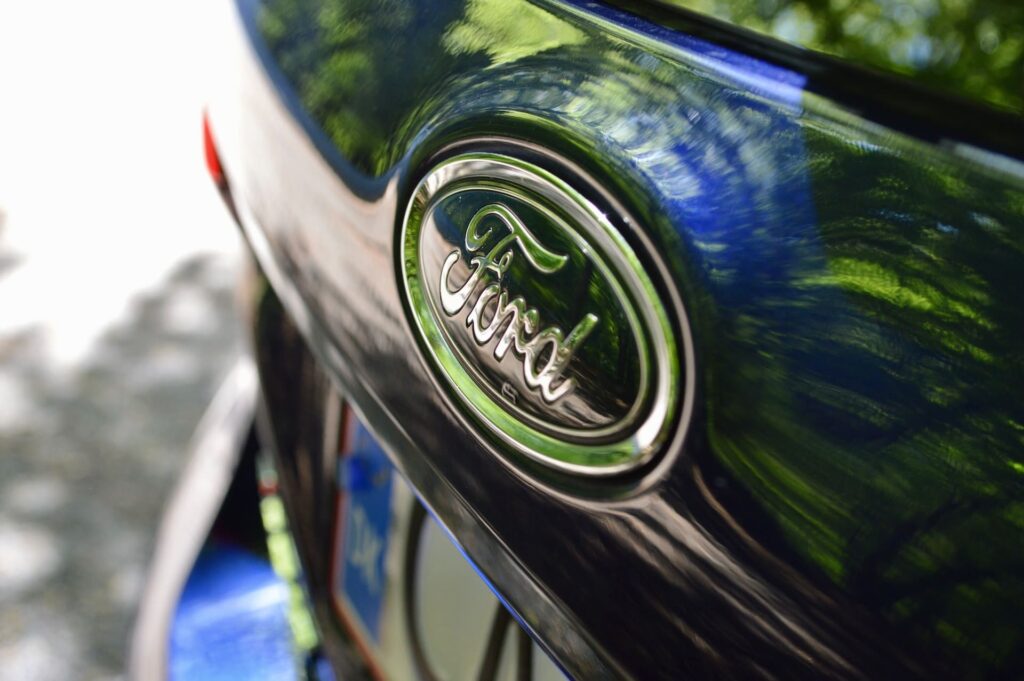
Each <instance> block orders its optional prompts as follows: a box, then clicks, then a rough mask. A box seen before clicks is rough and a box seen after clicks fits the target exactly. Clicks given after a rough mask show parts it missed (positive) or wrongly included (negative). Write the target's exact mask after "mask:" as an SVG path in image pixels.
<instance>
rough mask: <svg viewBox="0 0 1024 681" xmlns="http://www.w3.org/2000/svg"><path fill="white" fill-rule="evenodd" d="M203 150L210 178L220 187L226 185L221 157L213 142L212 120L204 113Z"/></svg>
mask: <svg viewBox="0 0 1024 681" xmlns="http://www.w3.org/2000/svg"><path fill="white" fill-rule="evenodd" d="M203 149H204V151H205V152H206V169H207V170H208V171H209V172H210V177H211V178H213V181H214V182H215V183H216V184H217V186H218V187H221V186H223V185H224V169H223V168H221V165H220V157H219V156H218V155H217V146H216V145H215V144H214V142H213V134H212V133H211V132H210V118H209V116H208V115H207V114H206V112H205V111H204V112H203Z"/></svg>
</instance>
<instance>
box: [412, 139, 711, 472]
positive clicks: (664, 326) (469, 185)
mask: <svg viewBox="0 0 1024 681" xmlns="http://www.w3.org/2000/svg"><path fill="white" fill-rule="evenodd" d="M478 189H483V190H486V191H489V192H493V193H496V194H503V195H507V196H512V197H514V198H515V199H517V200H519V201H521V202H524V203H525V204H527V205H529V206H530V207H531V208H533V209H536V210H537V211H539V212H541V213H543V214H544V216H545V218H546V219H548V220H549V221H550V222H551V223H552V224H554V225H556V226H557V228H558V229H559V230H561V231H562V232H564V234H565V235H566V236H567V237H568V238H569V239H571V240H572V241H573V243H575V244H576V246H577V247H578V248H579V249H580V251H581V252H583V253H585V254H586V255H587V259H588V260H589V261H590V262H591V263H593V264H594V265H595V266H596V268H597V269H598V270H599V271H600V272H601V275H602V277H604V279H605V280H606V281H607V282H608V284H609V285H610V286H611V287H612V289H613V291H614V294H615V297H616V299H617V301H618V302H619V304H620V305H621V306H622V310H623V312H624V313H625V315H626V316H627V318H628V324H629V329H630V332H631V333H632V334H633V337H634V339H635V340H636V344H637V350H638V353H639V357H638V360H639V364H640V379H639V387H638V394H637V397H636V399H635V400H634V402H633V404H632V405H631V407H630V410H629V412H628V413H627V414H626V415H625V416H623V417H621V418H619V419H618V420H617V421H615V422H614V423H612V424H610V425H609V426H607V427H603V428H597V429H587V430H585V429H578V428H569V427H564V426H560V425H558V424H554V423H550V422H547V421H546V420H543V419H540V418H538V417H537V416H536V415H533V414H529V413H527V412H525V411H524V410H522V409H520V408H518V407H517V406H516V405H515V404H514V403H513V402H512V401H511V400H509V399H507V397H506V398H505V399H502V396H503V395H504V394H505V392H506V391H505V386H501V389H500V390H498V389H495V388H493V386H489V385H487V381H485V380H484V379H483V377H482V376H481V374H480V373H479V370H478V369H477V368H476V367H474V363H475V360H474V358H470V357H466V356H465V353H464V352H462V351H461V350H460V349H459V348H458V346H457V344H456V343H454V342H453V339H452V336H451V335H450V333H449V331H448V330H447V329H446V328H445V325H444V324H443V323H442V322H441V320H442V319H443V314H444V315H449V316H450V314H451V313H449V312H448V311H447V309H445V311H444V313H443V314H442V311H441V310H440V309H439V305H440V301H435V300H434V297H433V296H431V295H430V289H431V285H430V282H428V281H427V279H426V278H425V275H424V269H423V267H421V256H422V251H421V246H422V243H423V239H422V237H423V235H424V231H423V225H424V222H425V221H426V220H427V219H428V217H429V216H430V212H431V210H433V209H434V208H435V207H436V206H437V205H438V204H439V203H440V202H441V201H443V200H445V199H446V198H450V197H452V196H453V195H455V194H457V193H459V192H463V191H469V190H478ZM630 224H632V223H630ZM467 229H468V227H467ZM469 236H472V235H469V234H468V233H467V239H468V238H469ZM399 240H400V244H399V252H400V253H401V254H402V257H401V281H402V286H403V290H404V293H405V297H406V300H407V302H408V303H409V305H410V308H411V311H412V317H413V320H414V324H415V328H416V330H417V332H418V335H419V337H420V340H421V341H422V343H421V345H422V346H425V349H426V352H425V354H426V355H427V356H428V357H429V363H430V364H431V365H432V368H433V369H435V370H437V372H439V373H440V374H441V375H442V376H443V377H444V380H445V382H446V383H447V384H448V385H449V386H450V387H451V388H452V389H453V390H452V392H453V393H454V395H455V396H456V397H457V399H458V401H459V402H460V403H461V404H462V405H463V406H464V407H465V408H467V409H468V410H469V411H470V413H471V414H472V415H473V416H474V419H473V420H474V421H475V422H477V423H480V424H482V425H484V426H485V428H486V429H487V430H488V431H489V432H490V433H491V434H493V435H494V436H496V437H497V438H499V440H500V441H501V442H503V443H504V444H505V445H507V446H509V447H511V448H512V449H514V450H515V451H517V452H519V453H521V454H523V455H525V456H527V457H529V458H530V459H532V460H533V461H536V462H538V463H541V464H543V465H545V466H548V467H551V468H554V469H557V470H560V471H562V472H567V473H573V474H577V475H586V476H601V477H606V476H610V475H617V474H621V473H624V472H627V471H631V470H634V469H636V468H638V467H640V466H643V465H644V464H646V463H647V462H649V461H650V460H651V459H652V458H653V457H654V456H655V455H656V454H657V452H658V450H659V449H660V448H661V446H662V445H663V444H664V443H665V442H666V441H667V440H668V437H669V435H670V433H671V431H672V428H673V426H674V425H675V423H676V421H677V418H676V417H677V414H678V412H679V411H681V410H680V409H679V406H680V405H679V403H680V399H682V400H683V401H684V403H685V406H686V409H684V410H682V411H687V412H688V408H689V401H690V400H691V398H692V390H691V389H690V388H691V386H692V381H690V380H688V379H689V376H685V375H684V371H685V373H689V368H690V366H691V361H690V358H691V357H692V349H691V348H690V346H689V343H690V338H689V333H688V330H686V331H683V332H677V331H676V330H675V329H674V328H673V325H672V323H671V321H670V318H669V315H668V313H667V311H666V308H665V305H664V304H663V303H662V301H661V299H660V297H659V295H658V292H657V289H656V288H655V286H654V284H653V282H652V281H651V279H650V278H649V276H648V274H647V272H646V270H645V268H644V266H643V264H642V262H641V261H640V259H639V258H638V257H637V255H636V253H635V252H634V251H633V248H632V247H631V246H630V244H629V243H628V241H627V240H626V239H625V238H624V236H623V235H622V234H621V233H620V232H619V231H618V230H617V229H616V228H615V227H614V226H613V225H612V223H611V221H610V220H609V218H608V216H606V215H605V214H603V213H602V212H601V211H600V210H599V209H598V208H597V207H596V206H595V205H594V204H593V203H591V202H590V201H589V200H588V199H587V198H586V197H585V196H583V195H582V194H581V193H579V192H578V191H576V190H575V189H574V188H572V187H570V186H569V185H568V184H567V183H565V182H563V181H562V180H560V179H559V178H557V177H556V176H554V175H553V174H551V173H549V172H548V171H546V170H544V169H542V168H540V167H538V166H536V165H534V164H532V163H528V162H526V161H523V160H521V159H517V158H514V157H511V156H506V155H501V154H491V153H481V152H474V153H466V154H461V155H459V156H456V157H455V158H452V159H449V160H447V161H445V162H443V163H441V164H440V165H438V166H437V167H435V168H433V169H432V170H431V171H430V172H428V173H427V175H426V176H425V177H424V178H423V179H422V180H421V181H420V183H419V184H418V185H417V187H416V188H415V190H414V191H413V193H412V198H411V199H410V201H409V204H408V206H407V209H406V212H405V216H404V220H403V222H402V227H401V230H400V235H399ZM467 243H468V241H467ZM450 255H451V254H449V256H450ZM443 275H444V271H443V270H442V280H441V282H440V284H439V285H440V286H444V283H445V282H444V276H443ZM683 323H684V324H685V321H684V322H683ZM677 337H678V338H679V339H680V341H677ZM679 342H681V344H682V346H683V347H681V348H680V347H679V345H678V344H677V343H679ZM684 357H685V361H684ZM683 367H685V370H684V368H683ZM680 386H683V389H682V390H681V389H680ZM681 393H682V395H681ZM609 440H610V441H609Z"/></svg>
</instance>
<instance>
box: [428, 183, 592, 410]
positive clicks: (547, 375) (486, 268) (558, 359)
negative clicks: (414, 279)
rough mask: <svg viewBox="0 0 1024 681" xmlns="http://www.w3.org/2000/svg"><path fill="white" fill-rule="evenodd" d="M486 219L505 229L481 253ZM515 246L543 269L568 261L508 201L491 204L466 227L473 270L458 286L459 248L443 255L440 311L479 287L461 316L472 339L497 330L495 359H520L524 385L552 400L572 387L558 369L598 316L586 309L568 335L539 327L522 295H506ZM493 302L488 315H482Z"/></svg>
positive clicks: (459, 304)
mask: <svg viewBox="0 0 1024 681" xmlns="http://www.w3.org/2000/svg"><path fill="white" fill-rule="evenodd" d="M487 218H492V219H491V220H489V221H488V222H489V223H491V224H492V225H493V224H494V223H495V222H497V223H500V224H501V225H502V226H503V227H505V228H506V229H508V232H509V233H508V234H507V235H506V236H504V237H502V238H501V239H500V240H499V241H498V242H497V243H496V244H495V245H494V246H493V247H492V248H491V249H490V250H489V251H487V253H486V254H483V255H481V254H480V252H481V249H482V248H483V246H484V244H485V243H486V242H487V240H488V239H489V238H490V237H491V235H492V233H493V231H494V228H493V226H491V227H487V229H486V230H484V231H483V232H481V231H480V228H481V226H482V223H483V222H484V220H485V219H487ZM517 246H518V248H519V250H520V251H521V252H522V254H523V256H524V257H525V258H526V260H527V262H529V263H530V266H531V267H532V268H533V269H535V270H536V271H538V272H540V273H542V274H553V273H555V272H557V271H559V270H560V269H562V267H564V266H565V264H566V263H567V262H568V260H569V258H568V257H567V256H565V255H559V254H558V253H554V252H552V251H550V250H548V249H547V248H545V247H544V245H543V244H541V243H540V241H539V240H538V239H537V237H535V236H534V235H533V234H532V233H531V232H530V230H528V229H527V228H526V225H524V224H523V222H522V220H520V219H519V217H518V216H516V214H515V213H513V212H512V211H511V210H510V209H509V208H508V206H505V205H504V204H501V203H492V204H490V205H487V206H484V207H483V208H481V209H480V210H479V211H477V213H476V215H474V216H473V219H471V220H470V221H469V226H468V227H467V228H466V251H467V252H468V253H471V254H474V255H473V257H472V259H471V260H470V267H471V268H472V270H473V272H472V274H470V276H469V278H468V279H467V280H466V281H465V282H464V283H463V284H462V285H461V286H453V285H451V283H450V281H449V279H450V277H451V273H452V269H453V268H454V266H455V264H456V263H457V262H458V261H459V259H460V257H461V253H460V251H459V249H455V250H453V251H452V252H451V253H449V254H448V257H447V258H445V261H444V266H443V267H442V268H441V282H440V297H441V307H442V309H444V312H445V314H447V315H448V316H449V317H453V316H455V315H457V314H458V313H459V312H460V311H462V309H463V308H465V307H466V304H467V303H468V302H469V300H470V299H471V298H472V297H473V294H474V292H476V291H477V290H480V293H479V296H478V297H477V299H476V303H474V304H473V307H472V309H471V310H470V312H469V314H468V315H467V316H466V326H467V327H468V328H469V330H470V333H471V334H472V336H473V339H474V340H475V341H476V343H477V345H479V346H481V347H483V346H485V345H486V344H487V343H489V342H490V341H491V340H493V339H494V338H495V337H496V336H499V334H500V337H499V339H498V342H497V344H496V345H495V346H494V357H495V359H497V360H499V361H500V360H501V359H502V358H503V357H505V355H506V354H508V351H509V350H510V349H511V350H512V351H513V352H514V353H515V355H516V356H518V357H519V358H520V359H521V360H522V362H523V379H524V380H525V381H526V385H528V386H529V387H530V388H532V389H535V390H536V389H538V388H539V389H540V393H541V397H542V398H543V399H544V401H545V402H547V403H548V404H552V403H554V402H555V401H556V400H558V399H559V398H561V397H564V396H565V395H567V394H569V393H570V392H571V391H572V389H573V388H574V382H573V379H571V378H562V372H563V371H564V370H565V368H566V366H568V364H569V361H570V360H571V359H572V356H573V354H574V353H575V352H576V349H577V348H579V346H580V345H581V344H582V343H583V341H584V340H586V338H587V336H589V335H590V333H591V332H592V331H593V330H594V327H595V326H596V325H597V322H598V318H597V316H596V315H593V314H590V313H587V315H586V316H584V317H583V319H581V320H580V322H579V323H578V324H577V325H576V326H575V328H573V330H572V331H570V332H569V335H567V336H566V335H564V334H563V333H562V330H561V329H560V328H558V327H557V326H549V327H547V328H545V329H540V314H539V313H538V312H537V310H536V309H535V308H532V307H528V306H527V304H526V301H525V300H523V298H522V297H516V298H512V299H511V300H509V293H508V289H507V288H506V287H505V284H504V282H503V277H504V274H505V272H506V271H507V270H508V268H509V265H511V264H512V258H513V256H514V254H515V247H517ZM492 301H494V305H493V314H491V315H490V318H487V314H488V306H489V305H490V304H491V302H492ZM503 328H504V332H502V329H503ZM538 329H540V330H538ZM545 349H547V350H548V351H549V352H548V353H547V354H546V359H545V360H544V362H543V366H540V367H538V364H540V363H541V358H542V357H545V353H544V350H545Z"/></svg>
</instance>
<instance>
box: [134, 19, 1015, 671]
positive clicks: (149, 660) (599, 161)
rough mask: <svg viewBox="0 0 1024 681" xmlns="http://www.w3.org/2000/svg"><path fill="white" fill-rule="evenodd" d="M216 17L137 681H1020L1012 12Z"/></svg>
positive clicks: (137, 641) (139, 635) (140, 630)
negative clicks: (193, 381) (217, 220)
mask: <svg viewBox="0 0 1024 681" xmlns="http://www.w3.org/2000/svg"><path fill="white" fill-rule="evenodd" d="M210 13H211V21H218V22H220V24H221V25H222V27H223V30H222V31H221V37H222V45H221V46H220V47H221V49H220V55H221V61H220V63H217V64H211V68H216V69H218V70H219V72H222V77H221V78H220V79H219V81H218V87H217V89H216V91H215V92H214V93H213V95H212V96H211V99H210V102H209V108H208V110H207V113H206V118H205V120H204V122H203V123H204V128H203V134H204V141H205V149H206V160H207V165H208V168H209V171H210V174H211V178H212V180H213V181H214V182H215V183H216V185H217V187H218V188H219V190H220V192H221V194H222V196H223V197H224V200H225V204H226V206H227V208H228V210H230V211H231V213H232V214H233V215H234V217H235V218H236V220H237V222H238V225H239V226H240V230H241V232H242V234H243V235H244V237H245V241H246V243H247V245H248V247H249V251H250V253H251V261H250V265H249V268H248V272H247V275H246V276H245V280H244V282H243V283H242V285H241V287H240V291H241V294H240V298H241V299H242V300H243V316H244V317H245V319H246V324H247V327H248V329H249V331H250V338H251V360H247V361H246V362H244V363H243V364H241V365H240V366H239V368H238V370H237V371H236V372H235V373H234V374H233V375H232V378H231V379H230V381H229V383H228V384H227V385H226V386H225V388H224V390H223V391H222V393H221V395H220V396H219V397H218V398H217V400H216V401H215V402H214V404H213V405H212V406H211V408H210V412H209V414H208V416H207V418H206V420H205V421H204V423H203V424H202V426H201V428H200V432H199V434H198V436H197V439H196V442H195V446H194V451H193V460H192V464H191V465H190V468H189V470H188V471H187V472H186V475H185V478H184V479H183V480H182V482H181V486H180V487H179V489H178V491H177V492H176V495H175V498H174V502H173V503H172V505H171V507H170V508H169V509H168V515H167V517H166V519H165V522H164V525H163V527H162V529H161V538H160V543H159V545H158V549H157V554H156V557H155V566H156V567H155V568H154V573H153V575H152V577H151V580H150V587H149V590H148V591H147V594H146V597H145V599H144V603H143V607H142V610H141V611H140V617H139V624H138V627H137V630H136V635H135V639H134V642H133V656H132V667H131V669H132V672H133V673H134V674H135V675H137V676H138V677H140V678H179V679H180V678H188V679H193V678H194V679H203V678H232V679H243V678H254V679H255V678H260V679H262V678H308V679H331V678H337V679H356V678H368V679H376V680H378V681H379V680H383V679H390V680H396V679H397V680H403V679H420V680H422V681H435V680H437V681H441V680H445V681H461V680H462V679H480V680H481V681H486V680H489V679H519V680H526V679H548V678H562V677H563V676H564V677H570V678H575V679H587V680H589V679H605V678H634V679H684V678H687V679H689V678H693V679H759V678H764V679H804V678H806V679H911V678H914V679H916V678H921V679H939V678H955V679H1018V678H1024V304H1022V298H1024V117H1022V112H1024V5H1021V4H1020V3H1014V2H1001V1H999V0H964V1H963V2H952V1H951V0H928V1H925V0H914V1H908V2H881V3H878V4H874V3H868V2H864V1H861V0H839V1H837V0H832V1H831V2H823V1H818V0H757V1H755V0H692V2H691V1H690V0H652V1H649V2H648V1H644V0H604V1H601V2H598V1H590V0H431V1H429V2H425V1H417V0H387V1H384V0H377V1H375V2H369V1H367V0H233V1H232V2H224V3H217V4H215V5H214V6H211V8H210Z"/></svg>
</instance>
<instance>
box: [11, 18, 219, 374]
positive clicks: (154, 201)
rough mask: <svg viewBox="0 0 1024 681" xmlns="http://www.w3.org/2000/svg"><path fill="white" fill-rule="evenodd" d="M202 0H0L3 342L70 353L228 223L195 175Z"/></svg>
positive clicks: (202, 177) (206, 24)
mask: <svg viewBox="0 0 1024 681" xmlns="http://www.w3.org/2000/svg"><path fill="white" fill-rule="evenodd" d="M214 4H216V3H213V2H204V1H203V0H191V1H182V0H175V1H174V2H145V1H139V0H96V1H95V2H81V1H80V0H64V1H58V2H53V1H47V2H5V3H0V211H2V212H3V213H4V214H5V215H6V220H5V221H4V222H5V225H4V227H3V228H2V231H0V254H4V255H8V254H12V253H13V254H14V255H16V256H17V257H19V258H21V259H22V260H21V263H20V264H19V266H17V267H16V269H14V270H13V271H8V273H7V274H6V275H2V276H0V343H2V341H3V339H4V338H5V337H7V336H8V335H9V334H11V333H16V332H17V331H19V330H23V329H26V328H29V327H33V326H38V325H41V326H42V328H43V329H44V330H45V339H46V340H45V342H46V348H45V352H47V353H48V356H49V359H50V360H51V361H52V363H53V367H54V369H55V370H56V369H59V368H60V367H62V366H65V367H66V366H68V365H69V364H75V363H77V362H80V361H81V359H82V358H83V357H84V356H85V355H86V354H87V353H88V351H89V349H90V348H91V347H92V345H93V344H94V342H95V340H96V339H97V337H98V336H99V335H100V334H101V333H102V332H103V331H104V330H105V329H106V328H108V327H110V326H111V324H112V323H113V322H114V321H115V320H117V319H118V318H119V317H120V316H122V315H123V314H124V313H125V310H126V309H127V308H128V306H129V305H130V304H131V301H132V300H133V298H135V297H136V296H137V295H138V294H139V293H140V292H141V291H143V290H145V289H147V288H149V287H153V286H154V285H156V284H157V283H158V282H160V281H161V280H162V279H163V278H164V277H165V276H166V275H167V274H168V272H169V271H170V270H171V269H173V267H174V265H175V264H177V263H180V262H181V261H182V260H184V259H185V258H187V257H188V256H191V255H195V254H198V253H217V254H231V253H234V252H235V251H236V250H237V248H238V244H237V236H236V233H235V231H234V229H233V226H232V225H231V224H230V221H229V219H228V217H227V214H226V213H225V211H224V210H223V208H222V206H221V205H220V199H219V197H218V196H217V195H216V193H215V191H214V190H213V188H212V186H211V184H210V182H209V180H208V179H207V177H206V173H205V166H204V164H203V156H202V138H201V132H200V131H201V127H200V126H201V114H202V106H203V102H204V100H205V93H206V92H207V90H206V88H207V87H208V86H209V83H208V81H209V78H208V77H207V73H208V69H207V68H206V65H207V64H208V63H210V60H209V53H208V52H207V51H208V50H210V49H211V47H212V44H213V43H212V42H211V41H210V40H209V37H210V34H211V32H212V31H213V29H214V28H215V26H214V22H211V21H210V20H209V17H208V16H207V9H208V8H209V7H210V6H211V5H214Z"/></svg>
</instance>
